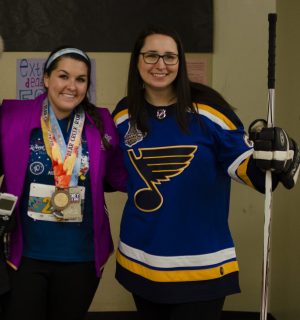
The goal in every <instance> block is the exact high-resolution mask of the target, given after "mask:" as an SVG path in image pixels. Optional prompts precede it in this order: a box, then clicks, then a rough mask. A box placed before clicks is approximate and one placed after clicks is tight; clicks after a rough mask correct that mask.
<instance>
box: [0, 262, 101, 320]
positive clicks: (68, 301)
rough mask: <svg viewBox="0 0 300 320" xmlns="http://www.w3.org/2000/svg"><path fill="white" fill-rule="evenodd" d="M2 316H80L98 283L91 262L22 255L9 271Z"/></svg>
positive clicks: (60, 319) (42, 319)
mask: <svg viewBox="0 0 300 320" xmlns="http://www.w3.org/2000/svg"><path fill="white" fill-rule="evenodd" d="M10 276H11V292H10V294H8V295H7V297H6V300H7V301H6V303H5V310H4V311H5V316H4V319H5V320H20V319H30V320H82V319H84V317H85V314H86V313H87V311H88V308H89V306H90V304H91V302H92V300H93V297H94V294H95V292H96V290H97V287H98V284H99V280H100V279H99V278H97V277H96V272H95V264H94V262H70V263H69V262H68V263H64V262H51V261H40V260H34V259H29V258H23V259H22V263H21V266H20V268H19V269H18V271H10Z"/></svg>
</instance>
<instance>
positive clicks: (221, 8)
mask: <svg viewBox="0 0 300 320" xmlns="http://www.w3.org/2000/svg"><path fill="white" fill-rule="evenodd" d="M274 11H275V1H270V0H266V1H265V0H264V1H253V0H218V1H215V34H214V39H215V46H214V47H215V51H214V54H213V81H212V84H213V87H214V88H216V89H217V90H219V91H220V92H222V94H223V95H224V96H225V97H226V98H227V99H228V100H229V101H230V102H231V104H232V105H233V106H234V107H235V108H236V113H237V114H238V116H239V117H240V118H241V120H242V121H243V123H244V125H245V128H246V129H247V128H248V126H249V124H250V123H251V121H253V120H254V119H257V118H266V114H267V54H268V13H270V12H274ZM263 210H264V197H263V195H261V194H258V193H257V192H255V191H253V190H252V189H250V188H248V187H244V186H241V185H238V183H233V185H232V198H231V207H230V225H231V229H232V234H233V237H234V240H235V242H236V249H237V255H238V258H239V261H240V285H241V290H242V293H241V294H239V295H234V296H231V297H228V299H227V300H226V303H225V309H226V310H240V311H259V307H260V293H261V272H262V271H261V270H262V250H263V220H264V219H263V215H264V211H263Z"/></svg>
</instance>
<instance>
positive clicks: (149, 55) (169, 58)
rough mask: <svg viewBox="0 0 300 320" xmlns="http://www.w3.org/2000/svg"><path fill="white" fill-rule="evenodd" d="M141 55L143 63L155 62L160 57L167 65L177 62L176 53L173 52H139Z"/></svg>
mask: <svg viewBox="0 0 300 320" xmlns="http://www.w3.org/2000/svg"><path fill="white" fill-rule="evenodd" d="M140 54H141V55H142V56H143V59H144V61H145V63H147V64H156V63H157V62H158V60H159V59H160V58H162V59H163V61H164V63H165V64H166V65H167V66H172V65H175V64H177V63H178V60H179V59H178V54H175V53H166V54H162V55H161V54H158V53H155V52H140Z"/></svg>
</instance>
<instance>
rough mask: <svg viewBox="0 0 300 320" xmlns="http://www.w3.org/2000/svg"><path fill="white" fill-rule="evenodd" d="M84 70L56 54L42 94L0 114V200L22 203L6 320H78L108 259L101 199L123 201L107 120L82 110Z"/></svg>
mask: <svg viewBox="0 0 300 320" xmlns="http://www.w3.org/2000/svg"><path fill="white" fill-rule="evenodd" d="M90 75H91V63H90V59H89V57H88V56H87V55H86V53H84V52H83V51H81V50H79V49H76V48H66V47H64V48H60V49H57V50H55V51H54V52H52V53H51V54H50V56H49V58H48V59H47V61H46V63H45V67H44V84H45V88H46V93H44V94H42V95H40V96H38V97H37V98H36V99H34V100H26V101H20V100H4V101H3V103H2V107H1V108H0V152H1V155H2V170H3V173H4V175H5V177H4V182H3V186H2V187H3V188H2V189H3V190H2V191H3V192H7V193H12V194H14V195H17V196H18V197H19V200H18V203H17V206H16V211H15V214H16V227H15V229H14V231H13V232H12V233H11V235H10V242H9V246H8V254H7V261H8V263H9V265H10V266H11V267H12V268H11V271H10V276H11V291H10V293H9V294H8V295H7V303H6V308H5V319H10V320H11V319H14V320H16V319H21V318H26V319H31V320H35V319H36V320H41V319H48V320H50V319H53V320H54V319H68V320H73V319H74V320H75V319H83V318H84V315H85V313H86V312H87V310H88V308H89V305H90V303H91V301H92V299H93V296H94V294H95V291H96V289H97V287H98V284H99V280H100V277H101V274H102V270H103V267H104V265H105V263H106V262H107V260H108V258H109V256H110V254H111V253H112V251H113V243H112V239H111V233H110V227H109V218H108V213H107V210H106V206H105V200H104V191H105V190H120V191H125V183H126V171H125V170H124V168H123V164H122V163H123V161H122V154H121V151H120V149H119V141H118V136H117V133H116V129H115V126H114V123H113V121H112V119H111V116H110V113H109V111H108V110H107V109H105V108H96V107H95V106H94V105H93V104H91V103H90V102H89V99H88V96H87V92H88V88H89V85H90Z"/></svg>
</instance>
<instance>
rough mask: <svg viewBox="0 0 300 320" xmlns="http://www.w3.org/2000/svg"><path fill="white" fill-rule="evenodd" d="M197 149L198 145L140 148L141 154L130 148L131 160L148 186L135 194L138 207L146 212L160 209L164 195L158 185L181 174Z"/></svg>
mask: <svg viewBox="0 0 300 320" xmlns="http://www.w3.org/2000/svg"><path fill="white" fill-rule="evenodd" d="M196 150H197V146H169V147H159V148H139V149H138V151H139V155H136V154H135V153H134V150H132V149H130V150H128V155H129V158H130V161H131V162H132V164H133V166H134V167H135V169H136V170H137V172H138V174H139V175H140V177H141V178H142V179H143V181H144V182H145V184H146V186H147V187H146V188H142V189H139V190H137V191H136V193H135V195H134V201H135V205H136V206H137V208H139V209H140V210H141V211H144V212H153V211H156V210H158V209H159V208H160V207H161V206H162V204H163V196H162V195H161V193H160V191H159V190H158V188H157V185H159V184H161V183H162V182H167V181H170V179H171V178H173V177H175V176H177V175H179V174H181V173H182V172H183V171H184V170H185V169H186V168H187V167H188V166H189V165H190V163H191V160H192V159H193V157H194V153H195V152H196Z"/></svg>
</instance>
